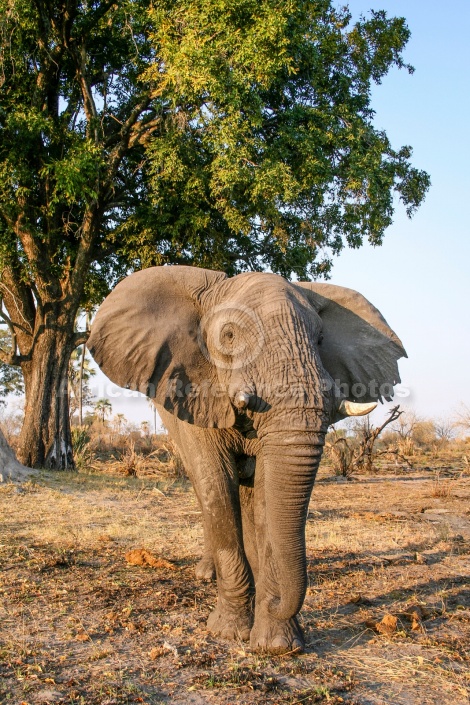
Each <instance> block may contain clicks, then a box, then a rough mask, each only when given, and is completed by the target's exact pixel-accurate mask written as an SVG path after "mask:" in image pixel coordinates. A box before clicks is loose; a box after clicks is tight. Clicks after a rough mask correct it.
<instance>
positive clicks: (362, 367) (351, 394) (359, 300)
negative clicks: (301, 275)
mask: <svg viewBox="0 0 470 705" xmlns="http://www.w3.org/2000/svg"><path fill="white" fill-rule="evenodd" d="M294 286H296V287H298V288H300V289H301V290H302V292H303V294H304V295H305V296H306V298H307V299H308V301H309V303H310V304H311V305H312V306H313V307H314V308H315V310H316V311H317V313H318V314H319V315H320V317H321V319H322V323H323V329H322V336H323V338H322V339H321V343H320V345H319V348H318V350H319V353H320V357H321V360H322V363H323V365H324V367H325V369H326V370H327V371H328V372H329V374H330V375H331V377H332V378H333V380H335V382H336V384H337V385H338V386H340V385H341V391H342V392H343V393H345V394H346V398H347V399H350V400H351V401H358V402H369V401H376V400H377V399H379V400H382V398H385V399H387V400H390V399H391V398H392V396H393V386H394V385H395V384H398V383H399V382H400V375H399V373H398V365H397V360H399V359H400V358H401V357H407V354H406V352H405V349H404V347H403V345H402V343H401V341H400V339H399V338H398V336H397V335H396V334H395V333H394V332H393V330H392V329H391V328H390V326H389V325H388V323H387V321H386V320H385V319H384V317H383V316H382V314H381V313H380V311H378V310H377V309H376V308H375V306H373V305H372V304H371V303H370V302H369V301H368V300H367V299H366V298H364V296H362V295H361V294H359V293H358V292H357V291H353V290H352V289H346V288H344V287H342V286H335V285H333V284H319V283H317V282H298V283H296V284H294Z"/></svg>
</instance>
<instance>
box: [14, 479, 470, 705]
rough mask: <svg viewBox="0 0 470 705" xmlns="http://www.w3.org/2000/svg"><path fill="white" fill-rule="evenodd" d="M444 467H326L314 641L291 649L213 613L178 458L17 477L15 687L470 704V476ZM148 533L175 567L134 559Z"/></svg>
mask: <svg viewBox="0 0 470 705" xmlns="http://www.w3.org/2000/svg"><path fill="white" fill-rule="evenodd" d="M435 482H436V480H435V477H434V476H433V475H432V474H431V473H429V472H428V471H426V472H421V473H420V472H414V473H410V474H409V475H406V476H404V475H400V476H399V477H398V476H392V475H390V474H389V475H382V476H374V477H372V478H371V477H369V478H366V477H362V478H357V479H356V480H354V481H350V482H346V481H343V482H341V481H338V480H336V479H334V480H332V478H331V477H330V476H329V473H328V471H326V470H325V469H323V471H322V473H321V474H320V478H319V482H317V485H316V487H315V490H314V494H313V498H312V502H311V511H310V515H309V519H308V523H307V554H308V575H309V588H308V593H307V597H306V600H305V605H304V608H303V610H302V623H303V626H304V629H305V633H306V638H307V652H306V653H305V654H304V655H302V656H297V657H295V656H284V657H277V658H272V657H266V656H263V655H259V654H255V653H252V652H250V650H249V648H248V647H247V645H246V644H244V643H242V642H239V643H237V642H225V641H223V640H220V639H214V638H213V637H212V636H211V635H210V634H209V633H208V632H207V630H206V629H205V621H206V619H207V615H208V613H209V611H210V609H211V607H212V606H213V605H214V602H215V599H216V592H215V586H214V584H212V583H201V582H198V581H196V580H195V578H194V564H195V562H196V559H197V556H198V555H199V553H200V550H201V546H202V530H201V526H200V521H199V512H198V508H197V504H196V501H195V498H194V495H193V493H192V491H191V489H190V488H189V487H188V485H187V483H186V482H185V481H184V479H182V478H181V476H179V475H178V474H177V473H173V474H172V476H171V477H170V478H169V477H168V476H167V477H166V478H165V477H164V476H163V475H159V474H158V473H157V475H156V476H155V477H152V478H149V477H144V478H135V477H122V476H121V477H116V476H113V475H110V474H108V475H102V474H83V473H79V474H75V475H72V474H57V475H53V474H51V473H49V474H45V475H43V476H42V477H41V479H40V481H39V483H38V484H37V485H27V486H23V487H21V488H17V487H15V486H12V485H10V486H8V485H7V486H4V487H1V489H0V514H1V516H2V527H3V528H2V535H1V538H0V562H1V568H2V573H1V584H0V592H1V601H0V676H1V678H0V702H2V703H15V705H18V704H19V703H27V704H28V705H34V704H35V703H39V702H42V703H64V704H65V703H67V704H70V705H72V704H73V705H114V704H116V705H121V704H124V703H148V704H149V705H153V704H154V703H185V704H186V703H190V704H193V705H199V704H202V703H213V702H217V703H223V704H225V703H227V704H228V703H235V702H236V703H241V704H242V705H243V704H247V705H248V704H251V703H266V704H279V705H281V704H286V705H287V704H290V705H294V703H304V704H307V705H308V704H309V703H320V702H324V703H327V702H328V703H332V704H333V705H337V704H339V703H349V704H350V705H353V704H356V705H382V704H389V703H393V704H394V705H395V704H396V705H401V704H402V705H405V704H406V705H415V704H416V705H418V704H419V705H421V704H422V703H428V704H430V705H431V704H432V705H442V704H443V703H449V704H452V705H464V703H468V697H469V692H470V676H469V673H470V668H469V667H470V654H469V648H468V644H469V643H470V585H469V581H470V560H469V558H470V513H469V504H468V496H469V490H470V479H469V478H468V476H465V475H459V474H454V476H449V475H448V476H447V477H446V479H445V482H448V483H451V491H450V492H449V493H446V494H439V495H436V492H435ZM441 482H442V479H441ZM133 548H145V549H147V550H148V551H149V552H151V554H152V555H153V556H156V557H157V558H162V559H163V560H162V561H161V563H160V565H162V566H163V567H162V568H157V569H155V568H150V567H142V566H138V565H129V564H128V563H127V561H126V558H125V556H126V553H127V552H128V551H129V550H131V549H133ZM165 561H169V562H170V563H171V568H170V567H168V568H165ZM157 564H158V563H157ZM173 564H176V566H177V569H176V570H174V565H173ZM387 615H388V616H389V617H390V618H389V619H388V620H385V622H384V618H385V617H386V616H387ZM413 615H414V616H413ZM384 623H385V624H389V625H392V626H391V628H390V629H382V630H381V629H380V625H381V624H384ZM393 625H395V626H393Z"/></svg>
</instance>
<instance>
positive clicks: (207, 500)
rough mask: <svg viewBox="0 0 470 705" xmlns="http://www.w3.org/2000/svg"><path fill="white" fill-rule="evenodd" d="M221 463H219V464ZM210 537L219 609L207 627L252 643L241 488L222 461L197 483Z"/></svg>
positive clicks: (250, 589)
mask: <svg viewBox="0 0 470 705" xmlns="http://www.w3.org/2000/svg"><path fill="white" fill-rule="evenodd" d="M219 463H220V461H219ZM194 482H195V483H197V486H198V494H199V496H200V498H201V504H202V511H203V517H204V524H205V526H206V530H207V531H208V532H209V534H210V542H211V547H212V556H213V559H214V564H215V571H216V577H217V591H218V597H217V605H216V607H215V609H214V611H213V612H212V613H211V615H210V616H209V619H208V622H207V626H208V628H209V629H210V630H211V632H212V633H213V634H217V635H220V636H222V637H225V638H228V639H236V638H240V639H249V637H250V631H251V626H252V622H253V617H252V587H251V581H250V575H251V574H250V569H249V566H248V563H247V560H246V557H245V552H244V550H243V539H242V530H241V518H240V506H239V499H238V488H237V485H236V481H235V479H234V477H233V474H232V468H227V467H226V462H224V461H222V462H221V463H220V464H219V466H218V467H217V466H216V465H215V464H214V466H213V467H212V464H211V469H210V470H209V471H206V472H205V473H204V475H203V476H201V475H200V474H199V473H196V477H195V480H194Z"/></svg>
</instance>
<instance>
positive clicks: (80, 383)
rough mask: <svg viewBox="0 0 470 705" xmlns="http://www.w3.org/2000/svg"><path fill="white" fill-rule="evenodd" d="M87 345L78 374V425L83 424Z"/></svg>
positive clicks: (84, 348)
mask: <svg viewBox="0 0 470 705" xmlns="http://www.w3.org/2000/svg"><path fill="white" fill-rule="evenodd" d="M85 354H86V346H85V345H83V346H82V354H81V356H80V371H79V375H78V425H79V426H80V427H81V426H83V370H84V368H85Z"/></svg>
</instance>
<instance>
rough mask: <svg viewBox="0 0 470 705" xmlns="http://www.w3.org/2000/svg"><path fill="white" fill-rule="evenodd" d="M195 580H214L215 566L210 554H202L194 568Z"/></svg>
mask: <svg viewBox="0 0 470 705" xmlns="http://www.w3.org/2000/svg"><path fill="white" fill-rule="evenodd" d="M195 573H196V578H197V579H198V580H214V579H215V566H214V561H213V558H212V556H211V555H210V553H207V554H204V555H203V557H202V558H201V560H200V561H199V563H197V564H196V568H195Z"/></svg>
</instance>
